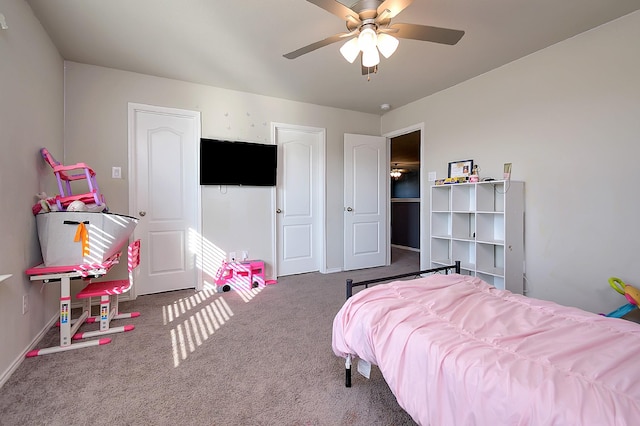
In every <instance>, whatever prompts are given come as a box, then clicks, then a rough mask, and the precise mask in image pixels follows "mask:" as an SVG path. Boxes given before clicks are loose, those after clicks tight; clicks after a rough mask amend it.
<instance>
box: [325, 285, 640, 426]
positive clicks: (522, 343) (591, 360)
mask: <svg viewBox="0 0 640 426" xmlns="http://www.w3.org/2000/svg"><path fill="white" fill-rule="evenodd" d="M333 351H334V353H335V354H336V355H337V356H340V357H346V355H347V354H352V355H355V356H357V357H359V358H361V359H364V360H366V361H369V362H371V363H373V364H375V365H377V366H378V367H379V368H380V371H381V372H382V374H383V376H384V378H385V380H386V381H387V383H388V384H389V387H390V388H391V391H392V392H393V394H394V395H395V396H396V398H397V400H398V403H399V404H400V405H401V406H402V407H403V408H404V409H405V410H406V411H407V412H408V413H409V414H410V415H411V416H412V417H413V419H414V420H415V421H416V422H418V423H419V424H421V425H499V424H506V425H586V424H590V425H631V424H640V325H638V324H635V323H632V322H628V321H625V320H622V319H616V318H606V317H603V316H600V315H596V314H592V313H588V312H585V311H581V310H579V309H576V308H569V307H565V306H560V305H558V304H555V303H552V302H547V301H541V300H536V299H531V298H527V297H524V296H520V295H515V294H512V293H510V292H507V291H501V290H497V289H495V288H494V287H492V286H490V285H488V284H487V283H485V282H484V281H481V280H480V279H478V278H473V277H469V276H464V275H433V276H430V277H427V278H420V279H416V280H413V281H403V282H394V283H390V284H383V285H378V286H375V287H372V288H369V289H366V290H362V291H360V292H359V293H357V294H356V295H354V296H353V297H351V298H350V299H349V300H348V301H347V302H346V303H345V305H344V306H343V307H342V309H341V310H340V312H338V314H337V315H336V317H335V319H334V322H333Z"/></svg>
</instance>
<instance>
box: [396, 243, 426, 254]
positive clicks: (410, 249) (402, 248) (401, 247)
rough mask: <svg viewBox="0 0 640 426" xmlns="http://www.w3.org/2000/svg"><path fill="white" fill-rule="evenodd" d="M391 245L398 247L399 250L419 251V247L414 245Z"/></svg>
mask: <svg viewBox="0 0 640 426" xmlns="http://www.w3.org/2000/svg"><path fill="white" fill-rule="evenodd" d="M391 247H393V248H397V249H400V250H409V251H415V252H417V253H420V249H419V248H415V247H407V246H399V245H397V244H391Z"/></svg>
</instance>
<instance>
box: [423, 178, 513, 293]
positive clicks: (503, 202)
mask: <svg viewBox="0 0 640 426" xmlns="http://www.w3.org/2000/svg"><path fill="white" fill-rule="evenodd" d="M430 244H431V267H438V266H443V265H450V264H452V263H453V262H454V261H456V260H459V261H460V262H461V268H462V273H464V274H468V275H473V276H477V277H478V278H481V279H482V280H484V281H486V282H488V283H489V284H492V285H494V286H495V287H497V288H500V289H507V290H509V291H511V292H513V293H520V294H522V291H523V287H524V273H523V270H524V183H523V182H517V181H490V182H478V183H460V184H453V185H437V186H432V187H431V233H430Z"/></svg>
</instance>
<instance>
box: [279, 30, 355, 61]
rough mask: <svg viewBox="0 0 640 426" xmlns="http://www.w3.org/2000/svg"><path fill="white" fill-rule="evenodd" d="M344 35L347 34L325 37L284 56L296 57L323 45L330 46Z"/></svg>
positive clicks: (288, 57) (342, 38)
mask: <svg viewBox="0 0 640 426" xmlns="http://www.w3.org/2000/svg"><path fill="white" fill-rule="evenodd" d="M344 36H345V34H343V33H340V34H334V35H332V36H331V37H327V38H325V39H324V40H320V41H316V42H315V43H311V44H310V45H308V46H305V47H301V48H300V49H298V50H294V51H293V52H289V53H287V54H285V55H282V56H284V57H285V58H287V59H295V58H297V57H298V56H302V55H304V54H305V53H309V52H313V51H314V50H316V49H320V48H321V47H324V46H328V45H330V44H332V43H335V42H337V41H340V40H344Z"/></svg>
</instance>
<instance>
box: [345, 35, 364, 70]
mask: <svg viewBox="0 0 640 426" xmlns="http://www.w3.org/2000/svg"><path fill="white" fill-rule="evenodd" d="M340 53H341V54H342V56H343V57H344V58H345V59H346V60H347V61H349V63H351V64H352V63H353V61H355V60H356V58H357V57H358V54H360V48H359V47H358V37H354V38H352V39H351V40H349V41H348V42H346V43H345V44H343V45H342V47H341V48H340Z"/></svg>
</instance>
